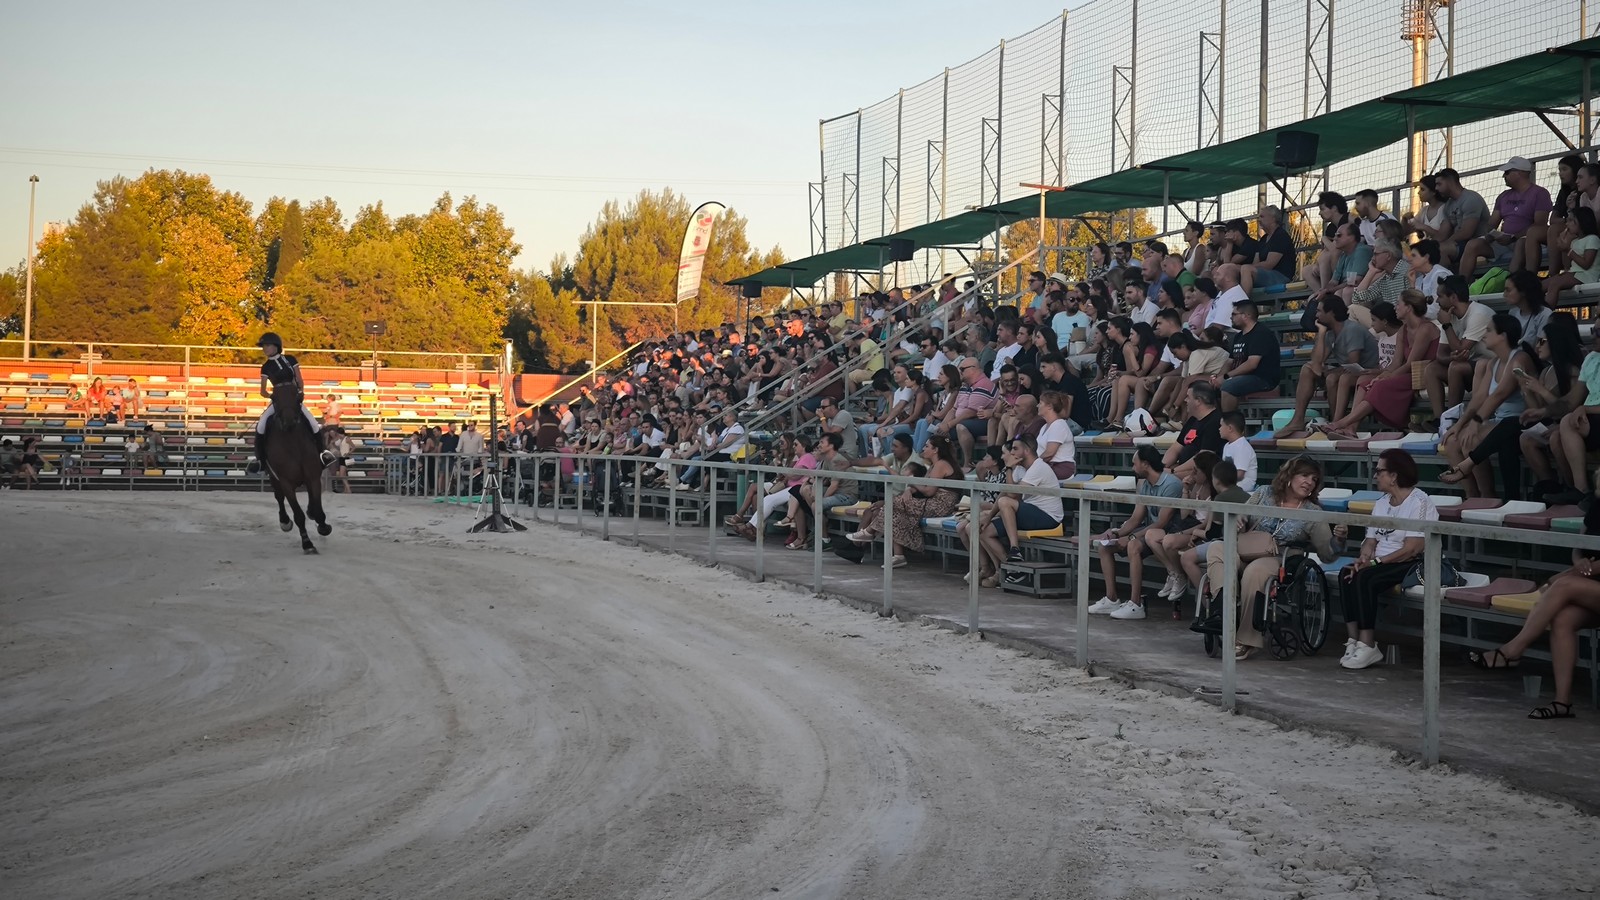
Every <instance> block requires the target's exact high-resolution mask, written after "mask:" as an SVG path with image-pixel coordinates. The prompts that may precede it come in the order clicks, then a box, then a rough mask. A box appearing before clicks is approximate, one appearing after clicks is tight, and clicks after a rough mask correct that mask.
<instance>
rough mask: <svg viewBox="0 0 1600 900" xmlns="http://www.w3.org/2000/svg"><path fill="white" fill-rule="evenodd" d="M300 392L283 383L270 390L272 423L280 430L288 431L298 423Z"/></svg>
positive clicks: (299, 417) (299, 420)
mask: <svg viewBox="0 0 1600 900" xmlns="http://www.w3.org/2000/svg"><path fill="white" fill-rule="evenodd" d="M300 422H301V415H300V392H299V391H297V390H295V389H294V386H293V385H284V386H283V387H280V388H278V389H277V390H274V391H273V392H272V425H273V427H274V428H276V429H278V430H280V431H289V430H292V429H293V428H295V426H297V425H299V424H300Z"/></svg>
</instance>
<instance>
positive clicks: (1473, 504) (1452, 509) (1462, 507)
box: [1439, 497, 1505, 522]
mask: <svg viewBox="0 0 1600 900" xmlns="http://www.w3.org/2000/svg"><path fill="white" fill-rule="evenodd" d="M1504 505H1505V501H1504V500H1491V499H1489V498H1487V497H1468V498H1467V499H1465V500H1463V501H1461V502H1460V503H1458V504H1456V505H1455V506H1446V507H1442V508H1441V509H1440V510H1439V520H1440V521H1442V522H1459V521H1461V514H1462V513H1463V512H1465V511H1466V510H1469V509H1498V508H1499V507H1501V506H1504Z"/></svg>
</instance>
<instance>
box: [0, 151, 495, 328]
mask: <svg viewBox="0 0 1600 900" xmlns="http://www.w3.org/2000/svg"><path fill="white" fill-rule="evenodd" d="M520 250H521V248H520V247H519V246H518V245H517V243H516V242H515V241H514V240H513V236H512V233H511V229H510V228H509V227H507V226H506V224H505V220H504V218H503V217H502V216H501V214H500V212H499V210H497V209H495V208H494V207H493V206H489V205H484V204H480V203H479V202H478V201H477V200H476V199H475V198H472V197H468V198H466V199H464V200H463V201H461V202H460V203H459V204H457V203H455V202H454V201H453V200H452V199H451V197H450V196H449V195H448V194H446V195H445V196H443V197H441V198H439V200H438V202H436V203H435V204H434V206H433V208H432V209H430V210H429V211H428V212H427V213H425V214H423V215H414V216H406V217H402V218H401V219H399V220H391V219H390V218H389V217H388V215H386V214H385V213H384V211H383V207H382V205H381V204H379V205H374V206H371V207H363V208H362V209H361V210H360V212H359V213H358V214H357V216H356V220H355V222H353V223H351V225H350V226H349V227H348V228H347V227H346V224H345V221H344V215H343V213H341V212H340V210H339V207H338V204H336V203H334V201H333V200H332V199H330V198H327V197H324V198H321V199H319V200H315V201H312V202H311V203H309V204H302V203H300V202H299V201H298V200H284V199H282V198H277V197H274V198H272V199H271V200H269V201H267V202H266V203H265V204H263V206H262V209H261V211H260V212H259V213H254V212H253V211H252V209H251V205H250V203H249V202H248V201H246V200H245V199H244V198H243V197H241V196H240V195H238V194H236V193H232V192H228V191H221V190H218V189H217V188H216V187H215V186H214V185H213V184H212V183H211V180H210V179H209V178H208V177H207V176H205V175H197V174H192V173H187V172H181V171H150V172H146V173H145V174H144V175H141V176H140V177H139V178H137V179H132V180H129V179H126V178H114V179H111V180H110V181H105V182H102V183H101V184H100V185H99V186H98V188H97V189H96V191H95V194H94V197H93V198H92V199H91V200H90V202H89V203H87V204H85V205H84V207H83V208H82V209H80V210H79V211H78V214H77V216H76V217H75V218H74V219H73V220H72V221H71V222H70V223H68V225H67V226H66V227H65V228H62V229H59V230H57V231H53V232H51V233H49V234H47V235H46V236H45V238H44V239H43V240H42V241H41V242H40V245H39V251H38V258H37V260H36V262H35V272H34V274H35V284H34V295H35V296H34V299H35V307H36V310H35V323H34V335H35V338H36V339H37V338H44V339H46V340H48V339H51V338H54V339H59V340H70V341H87V340H92V341H102V342H121V343H150V344H161V343H180V342H181V343H189V344H206V345H220V346H249V345H250V344H251V343H252V342H253V341H254V339H255V337H256V335H257V334H258V333H259V332H260V331H262V330H264V329H266V328H268V327H270V328H273V329H275V330H277V331H279V332H281V333H283V335H284V337H285V339H286V340H288V341H289V342H290V343H291V344H297V345H299V346H315V347H336V348H352V349H360V348H363V347H365V346H366V345H367V337H366V335H365V331H364V328H363V323H364V322H365V321H366V320H368V319H384V320H386V321H387V322H388V323H389V331H388V334H387V335H386V336H385V338H384V345H385V346H386V347H388V348H389V349H394V350H421V351H438V352H493V351H495V350H496V349H497V347H498V345H499V342H500V336H501V333H502V331H503V330H504V328H505V322H506V313H507V307H508V304H509V301H510V295H511V284H512V269H511V263H512V260H513V259H514V258H515V257H516V255H517V253H518V252H519V251H520ZM3 287H4V285H0V288H3ZM0 318H4V309H0ZM42 349H44V350H45V352H49V348H48V347H47V348H42ZM114 355H121V356H141V355H149V354H144V353H140V352H138V351H136V350H132V349H128V348H122V349H118V350H115V351H114Z"/></svg>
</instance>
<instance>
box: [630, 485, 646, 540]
mask: <svg viewBox="0 0 1600 900" xmlns="http://www.w3.org/2000/svg"><path fill="white" fill-rule="evenodd" d="M643 493H644V485H642V484H640V483H639V479H637V478H635V479H634V480H633V542H634V543H635V544H637V543H639V516H640V511H639V509H640V500H641V499H642V496H643Z"/></svg>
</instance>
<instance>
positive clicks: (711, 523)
mask: <svg viewBox="0 0 1600 900" xmlns="http://www.w3.org/2000/svg"><path fill="white" fill-rule="evenodd" d="M700 471H701V472H703V473H705V476H706V477H707V478H708V479H710V481H709V482H708V483H707V485H706V486H707V489H708V493H709V495H710V496H709V497H708V498H707V499H708V500H709V502H710V504H711V509H710V511H708V512H707V513H706V526H707V527H706V532H707V535H706V549H707V551H708V552H709V553H710V554H711V564H712V565H713V566H714V565H716V564H717V474H718V470H717V469H713V468H710V467H709V466H705V467H702V468H701V469H700Z"/></svg>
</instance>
